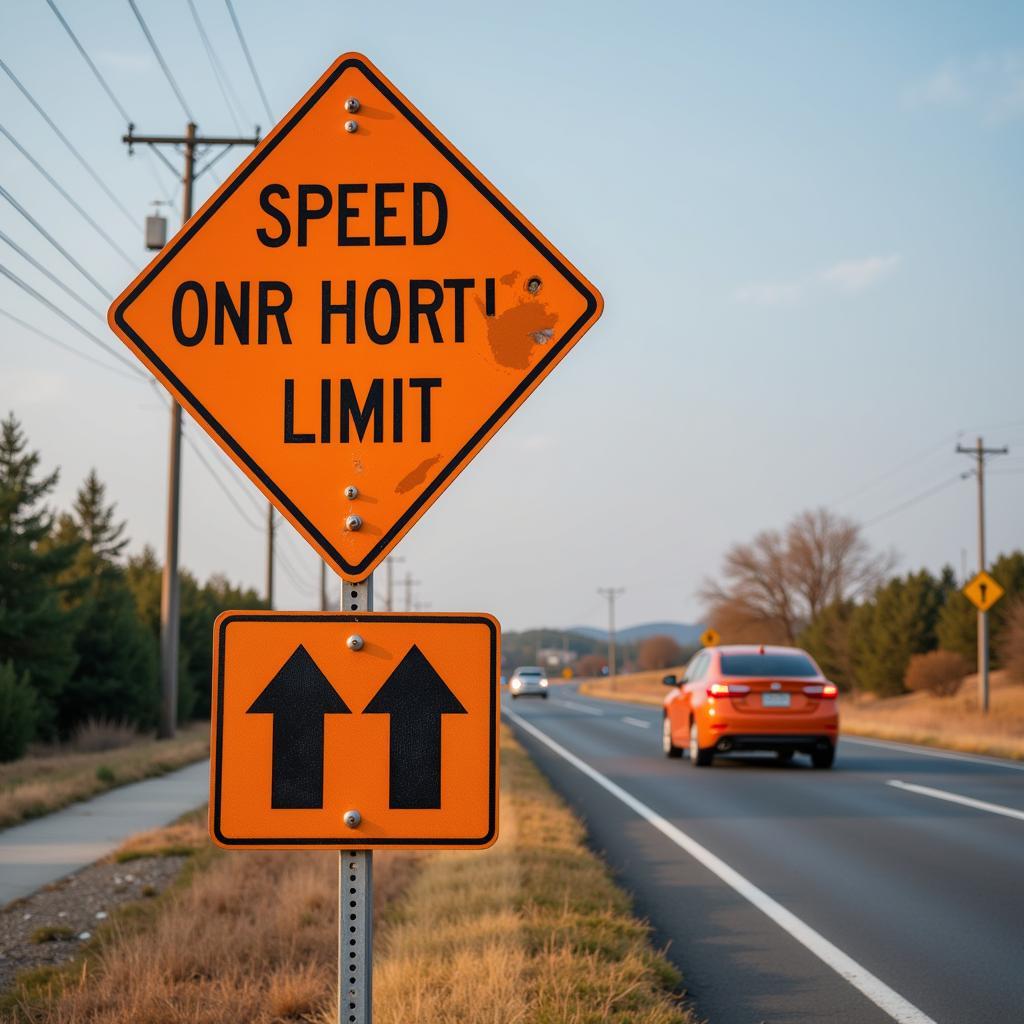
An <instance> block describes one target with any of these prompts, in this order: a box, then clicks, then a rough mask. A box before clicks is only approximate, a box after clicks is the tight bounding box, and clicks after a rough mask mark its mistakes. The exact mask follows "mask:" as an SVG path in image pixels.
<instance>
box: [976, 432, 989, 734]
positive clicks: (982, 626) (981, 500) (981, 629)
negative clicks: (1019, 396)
mask: <svg viewBox="0 0 1024 1024" xmlns="http://www.w3.org/2000/svg"><path fill="white" fill-rule="evenodd" d="M984 571H985V446H984V445H983V444H982V441H981V438H980V437H979V438H978V572H984ZM978 707H980V708H981V713H982V714H983V715H987V714H988V612H985V611H982V610H981V609H979V610H978Z"/></svg>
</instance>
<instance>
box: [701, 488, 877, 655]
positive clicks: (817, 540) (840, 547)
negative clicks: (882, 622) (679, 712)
mask: <svg viewBox="0 0 1024 1024" xmlns="http://www.w3.org/2000/svg"><path fill="white" fill-rule="evenodd" d="M893 561H894V559H893V556H892V555H891V554H875V553H873V552H872V551H871V548H870V546H869V545H868V543H867V541H866V540H865V539H864V537H863V535H862V534H861V530H860V527H859V526H858V525H857V524H856V523H854V522H853V521H852V520H849V519H845V518H843V517H842V516H836V515H834V514H833V513H832V512H829V511H828V509H825V508H819V509H815V510H812V511H807V512H801V513H800V515H798V516H796V517H795V518H794V519H793V520H792V521H791V522H790V523H789V525H788V526H787V527H786V528H785V530H784V531H782V532H780V531H778V530H763V531H762V532H761V533H759V534H757V536H756V537H754V539H753V540H752V541H750V542H748V543H744V544H734V545H733V546H732V547H731V548H730V549H729V550H728V551H727V552H726V554H725V559H724V561H723V565H722V571H721V574H720V577H719V579H718V580H705V582H704V585H703V586H702V587H701V589H700V592H699V593H700V597H701V599H702V600H703V601H704V603H705V605H706V606H707V609H708V620H709V622H710V623H711V624H712V625H713V626H714V627H715V628H716V629H717V630H718V632H719V633H720V634H721V635H722V637H723V638H724V639H726V640H733V641H742V640H746V641H750V642H758V641H760V642H762V643H770V642H773V641H774V642H781V643H789V644H793V643H796V638H797V635H798V634H799V633H800V631H801V630H802V629H803V628H804V627H805V626H806V625H808V624H809V623H811V622H813V621H814V620H815V619H816V618H817V617H818V616H819V615H820V614H821V612H822V611H824V609H826V608H828V607H829V606H830V605H833V604H836V603H838V602H840V601H845V600H850V599H853V598H855V597H857V596H859V595H861V594H863V593H865V592H867V591H869V590H871V589H872V588H874V587H875V586H877V585H878V584H879V583H880V582H881V581H882V580H883V579H884V578H885V575H886V573H887V572H888V571H889V570H890V569H891V568H892V564H893Z"/></svg>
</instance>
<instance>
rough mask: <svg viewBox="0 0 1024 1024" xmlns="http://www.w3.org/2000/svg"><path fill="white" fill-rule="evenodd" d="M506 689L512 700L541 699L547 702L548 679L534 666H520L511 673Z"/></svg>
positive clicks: (541, 670)
mask: <svg viewBox="0 0 1024 1024" xmlns="http://www.w3.org/2000/svg"><path fill="white" fill-rule="evenodd" d="M508 688H509V690H510V691H511V693H512V699H513V700H515V699H516V698H517V697H543V698H544V699H545V700H547V696H548V677H547V676H546V675H545V674H544V670H543V669H542V668H537V666H536V665H521V666H520V667H519V668H517V669H516V670H515V672H513V673H512V678H511V679H509V681H508Z"/></svg>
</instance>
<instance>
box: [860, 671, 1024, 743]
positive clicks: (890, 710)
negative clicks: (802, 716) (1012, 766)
mask: <svg viewBox="0 0 1024 1024" xmlns="http://www.w3.org/2000/svg"><path fill="white" fill-rule="evenodd" d="M841 709H842V710H841V714H842V719H841V722H842V728H843V730H844V731H845V732H848V733H853V734H855V735H859V736H874V737H877V738H879V739H888V740H899V741H901V742H904V743H923V744H925V745H927V746H934V747H947V748H949V749H950V750H962V751H964V752H967V753H972V754H991V755H993V756H995V757H1011V758H1015V759H1017V760H1024V686H1021V685H1020V684H1015V683H1011V682H1010V681H1009V680H1008V679H1007V678H1006V673H1005V672H993V673H992V675H991V677H990V691H989V713H988V714H987V715H982V714H981V712H980V711H979V710H978V677H977V676H976V675H971V676H968V677H967V678H966V679H965V680H964V681H963V684H962V685H961V687H960V689H959V690H958V691H957V693H956V694H955V695H954V696H952V697H935V696H932V695H931V694H929V693H908V694H904V695H903V696H901V697H887V698H885V699H879V698H877V697H870V696H859V697H857V698H851V697H844V698H843V702H842V705H841Z"/></svg>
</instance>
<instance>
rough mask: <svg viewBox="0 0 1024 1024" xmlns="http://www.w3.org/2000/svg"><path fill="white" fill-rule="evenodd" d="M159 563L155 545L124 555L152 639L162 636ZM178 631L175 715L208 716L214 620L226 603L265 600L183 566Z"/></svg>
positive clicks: (255, 604)
mask: <svg viewBox="0 0 1024 1024" xmlns="http://www.w3.org/2000/svg"><path fill="white" fill-rule="evenodd" d="M161 576H162V568H161V566H160V563H159V562H158V561H157V558H156V554H155V553H154V551H153V549H152V548H150V547H146V548H144V549H143V550H142V552H141V554H138V555H135V556H133V557H132V558H130V559H129V560H128V568H127V570H126V580H127V582H128V585H129V587H130V588H131V591H132V594H133V595H134V597H135V605H136V609H137V610H138V613H139V615H140V617H141V618H142V620H143V621H144V622H145V623H146V626H147V627H148V628H149V630H150V632H151V635H152V636H153V638H154V640H155V641H157V642H158V641H159V636H160V587H161ZM180 594H181V596H180V607H181V627H180V629H181V632H180V637H179V644H178V717H179V719H180V720H181V721H185V720H187V719H188V718H190V717H194V718H208V717H209V715H210V689H211V686H212V673H213V623H214V620H215V619H216V618H217V616H218V615H220V613H221V612H223V611H227V610H228V609H230V608H263V607H265V605H264V602H263V600H262V599H261V598H260V596H259V595H258V594H257V593H256V591H254V590H251V589H245V588H242V587H236V586H233V585H232V584H231V583H229V582H228V581H227V579H225V578H224V577H223V576H213V577H211V578H210V580H208V581H207V582H206V583H205V584H203V585H202V586H200V584H199V582H198V581H197V580H196V578H195V576H193V575H192V574H191V573H190V572H188V571H187V570H183V571H182V573H181V590H180Z"/></svg>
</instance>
